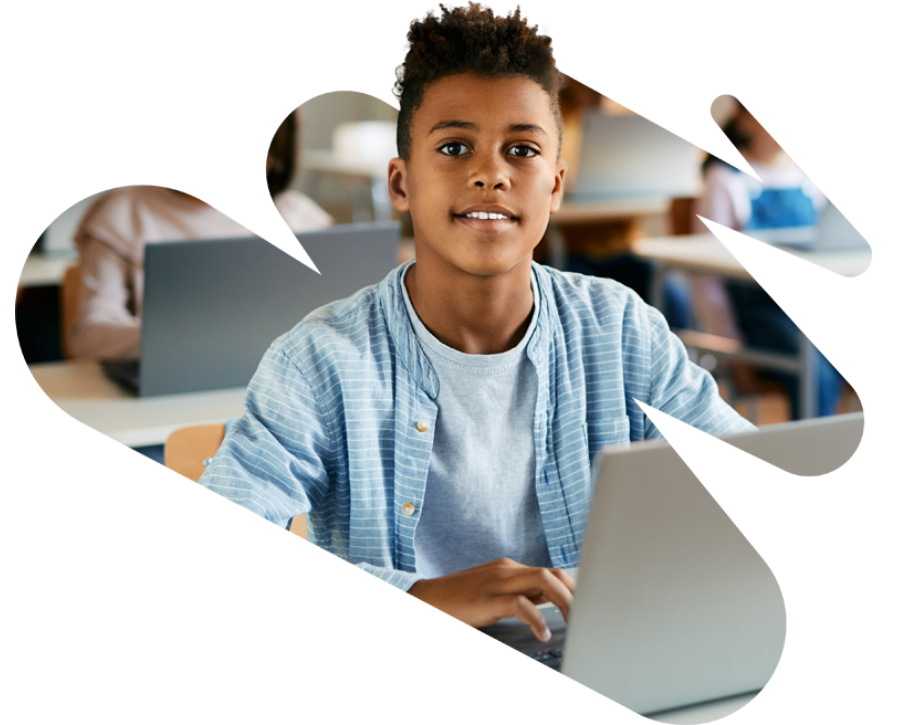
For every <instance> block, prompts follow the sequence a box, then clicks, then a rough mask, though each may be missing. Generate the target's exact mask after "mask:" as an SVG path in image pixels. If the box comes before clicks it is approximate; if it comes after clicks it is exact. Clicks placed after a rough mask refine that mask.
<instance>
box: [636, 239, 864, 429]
mask: <svg viewBox="0 0 900 725" xmlns="http://www.w3.org/2000/svg"><path fill="white" fill-rule="evenodd" d="M632 251H633V252H634V254H635V255H636V256H637V257H640V258H642V259H646V260H648V261H654V262H656V263H657V268H656V270H655V272H654V282H653V291H652V298H651V304H653V305H654V306H655V307H657V308H661V305H662V301H663V277H664V275H665V272H666V271H667V270H669V269H679V270H681V271H683V272H686V273H688V274H714V275H719V276H722V277H728V278H729V279H741V280H752V279H753V277H752V276H751V275H750V273H749V272H747V270H746V269H744V268H743V267H742V266H741V264H740V263H739V262H738V261H737V260H736V259H735V258H734V257H733V256H732V255H731V253H730V252H729V251H728V250H727V249H726V248H725V246H724V245H723V244H722V243H721V242H720V241H719V240H718V239H716V238H715V237H714V236H713V235H712V234H692V235H687V236H678V237H656V238H651V239H640V240H638V241H636V242H635V243H634V244H633V246H632ZM785 251H789V252H790V253H791V254H794V255H796V256H798V257H800V258H801V259H806V260H807V261H810V262H813V263H815V264H818V265H820V266H822V267H825V268H826V269H829V270H831V271H832V272H837V273H838V274H843V275H847V276H854V275H857V274H859V273H860V272H863V271H864V270H865V269H866V267H867V266H868V264H869V261H870V260H871V252H870V250H869V249H867V248H866V249H853V250H843V251H829V252H810V251H801V250H796V249H786V250H785ZM676 332H677V333H678V334H679V336H680V337H681V338H682V340H683V341H684V343H685V344H686V345H688V346H689V347H693V348H695V349H697V350H702V351H708V352H712V353H713V354H715V355H721V356H724V357H729V358H733V359H736V360H744V361H746V362H749V363H753V364H755V365H759V366H762V367H767V368H772V369H777V370H783V371H786V372H793V373H796V374H797V375H798V377H799V380H800V417H801V418H812V417H814V416H815V415H816V407H817V405H816V404H817V400H816V398H817V391H816V385H815V380H816V375H815V366H816V357H815V355H814V349H813V345H812V343H811V342H810V341H809V340H808V339H807V338H806V336H805V335H801V337H800V339H801V344H800V349H799V351H798V353H797V355H781V354H775V353H770V352H763V351H759V350H752V349H749V348H744V347H743V346H742V345H741V344H740V343H739V342H737V341H735V340H729V339H727V338H722V337H717V336H714V335H707V334H701V333H697V332H695V331H691V330H681V331H676Z"/></svg>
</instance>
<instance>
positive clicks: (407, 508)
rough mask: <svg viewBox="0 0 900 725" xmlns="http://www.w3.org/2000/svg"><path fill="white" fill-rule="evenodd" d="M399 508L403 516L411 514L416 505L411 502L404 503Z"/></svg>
mask: <svg viewBox="0 0 900 725" xmlns="http://www.w3.org/2000/svg"><path fill="white" fill-rule="evenodd" d="M400 510H401V511H402V512H403V515H404V516H412V515H413V512H414V511H415V510H416V507H415V506H413V505H412V504H411V503H405V504H403V507H402V508H401V509H400Z"/></svg>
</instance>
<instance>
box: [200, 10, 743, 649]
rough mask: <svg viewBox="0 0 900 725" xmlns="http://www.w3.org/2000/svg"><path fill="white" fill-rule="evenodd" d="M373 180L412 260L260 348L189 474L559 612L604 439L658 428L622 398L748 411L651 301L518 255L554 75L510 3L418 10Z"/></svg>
mask: <svg viewBox="0 0 900 725" xmlns="http://www.w3.org/2000/svg"><path fill="white" fill-rule="evenodd" d="M409 40H410V43H411V45H410V50H409V53H408V55H407V57H406V60H405V62H404V65H403V66H402V69H401V71H400V72H399V73H398V77H399V80H398V83H397V91H398V95H399V98H400V115H399V118H398V128H397V145H398V151H399V158H396V159H393V160H392V161H391V163H390V166H389V170H388V173H389V190H390V195H391V199H392V201H393V203H394V206H395V207H396V208H397V209H398V210H399V211H407V210H409V211H410V212H411V215H412V218H413V225H414V229H415V244H416V260H415V262H414V263H411V264H407V265H404V266H402V267H400V268H398V269H396V270H394V271H393V272H392V273H391V274H390V275H389V276H388V277H387V278H386V279H385V280H384V281H383V282H381V283H380V284H379V285H376V286H374V287H370V288H366V289H364V290H361V291H360V292H358V293H357V294H355V295H354V296H353V297H351V298H349V299H347V300H343V301H340V302H336V303H333V304H331V305H328V306H327V307H325V308H322V309H320V310H317V311H316V312H314V313H312V314H311V315H310V316H308V317H307V318H306V319H305V320H303V322H301V323H300V324H299V325H298V326H297V327H295V328H294V329H293V330H292V331H290V332H289V333H287V334H286V335H284V336H282V337H281V338H279V339H278V340H276V341H275V343H274V344H273V345H272V347H271V348H270V349H269V351H268V352H267V353H266V355H265V357H264V358H263V360H262V362H261V364H260V367H259V370H258V372H257V374H256V376H255V377H254V379H253V380H252V381H251V383H250V386H249V388H248V391H247V399H246V404H245V411H246V412H245V415H244V417H243V418H241V419H240V420H239V421H238V422H237V423H236V424H235V425H234V426H233V427H232V430H231V431H230V433H229V435H228V436H227V437H226V439H225V441H224V443H223V444H222V447H221V449H220V450H219V452H218V454H217V455H216V457H215V459H214V460H213V462H212V463H211V465H210V467H209V469H208V470H207V472H206V474H205V475H204V476H203V478H202V479H201V483H203V484H204V485H206V486H208V487H209V488H211V489H213V490H215V491H218V492H219V493H221V494H223V495H225V496H228V497H229V498H231V499H233V500H235V501H237V502H239V503H241V504H243V505H244V506H247V507H248V508H250V509H252V510H254V511H257V512H258V513H260V514H261V515H263V516H265V517H266V518H268V519H270V520H271V521H274V522H277V523H278V524H280V525H282V526H284V525H286V524H287V522H288V521H289V520H290V518H291V517H292V516H295V515H298V514H301V513H306V512H309V514H310V515H309V517H308V528H309V538H310V540H311V541H313V542H315V543H317V544H318V545H319V546H322V547H323V548H325V549H327V550H328V551H331V552H332V553H334V554H337V555H338V556H341V557H343V558H344V559H347V560H349V561H350V562H352V563H355V564H357V565H359V566H361V567H362V568H364V569H366V570H367V571H370V572H372V573H373V574H376V575H377V576H379V577H381V578H382V579H384V580H386V581H388V582H390V583H392V584H394V585H396V586H398V587H401V588H403V589H406V590H407V591H409V592H410V593H411V594H413V595H414V596H417V597H419V598H420V599H422V600H424V601H426V602H429V603H430V604H433V605H434V606H436V607H438V608H439V609H442V610H444V611H445V612H447V613H449V614H451V615H453V616H455V617H457V618H459V619H461V620H463V621H465V622H468V623H469V624H471V625H473V626H483V625H486V624H489V623H491V622H493V621H496V620H497V619H500V618H502V617H506V616H517V617H519V618H520V619H522V620H523V621H524V622H525V623H526V624H528V625H529V626H530V627H531V629H532V630H533V631H534V633H535V635H536V636H537V637H538V638H539V639H542V640H546V639H549V636H550V633H549V630H548V629H547V626H546V622H545V620H544V617H543V615H542V614H541V612H540V610H539V609H538V608H537V607H536V606H535V605H536V604H538V603H542V602H546V601H551V602H553V603H554V604H556V605H558V606H559V607H560V608H561V610H562V612H563V614H564V615H566V616H567V614H568V607H569V603H570V601H571V598H572V590H573V588H574V582H573V581H572V579H571V578H570V577H569V576H568V575H567V574H566V573H565V572H563V571H561V569H562V568H567V567H572V566H576V565H577V564H578V555H579V549H580V546H581V541H582V538H583V535H584V528H585V524H586V519H587V513H588V506H589V503H590V497H591V483H592V481H591V473H590V463H591V460H592V458H593V456H594V455H595V454H596V453H597V451H598V450H599V449H600V448H601V447H603V446H605V445H607V444H610V443H621V442H625V441H628V440H639V439H643V438H647V437H654V436H658V435H659V434H658V432H657V431H656V429H655V428H654V427H653V425H652V424H651V423H650V422H649V421H648V420H647V419H646V418H645V416H644V414H643V412H642V411H641V409H640V407H639V406H638V404H637V402H635V401H636V400H640V401H642V402H645V403H648V404H649V405H651V406H653V407H655V408H658V409H661V410H663V411H665V412H668V413H670V414H672V415H675V416H677V417H679V418H681V419H682V420H684V421H686V422H688V423H690V424H692V425H694V426H697V427H699V428H701V429H703V430H706V431H708V432H710V433H716V434H721V433H728V432H732V431H737V430H741V429H743V428H745V427H749V424H748V423H746V421H744V420H743V419H741V418H740V417H739V416H738V415H737V414H736V413H734V411H733V410H731V409H730V408H729V407H728V406H727V405H726V404H725V403H724V402H723V401H722V400H721V399H720V398H719V397H718V394H717V392H716V388H715V384H714V383H713V381H712V379H711V378H710V377H709V375H707V374H706V373H705V372H704V371H702V370H700V369H699V368H697V367H695V366H693V365H692V364H691V363H690V362H689V361H688V359H687V356H686V354H685V351H684V348H683V346H682V345H681V343H680V342H679V341H678V340H677V339H676V338H675V337H674V336H672V335H671V333H670V332H669V330H668V328H667V327H666V325H665V323H664V321H663V319H662V316H661V315H660V314H659V313H658V312H657V311H656V310H654V309H652V308H649V307H647V306H646V305H645V304H644V303H643V302H642V301H641V300H640V298H639V297H637V295H636V294H634V293H632V292H631V291H630V290H628V289H626V288H624V287H622V286H620V285H618V284H616V283H614V282H611V281H609V280H602V279H597V278H591V277H583V276H580V275H572V274H565V273H561V272H558V271H556V270H552V269H548V268H544V267H541V266H539V265H535V264H533V263H532V252H533V250H534V247H535V246H536V245H537V244H538V242H539V241H540V239H541V237H542V236H543V234H544V231H545V229H546V227H547V223H548V219H549V215H550V214H551V213H553V212H554V211H555V210H556V209H557V208H558V207H559V204H560V201H561V198H562V189H563V181H564V178H565V166H564V164H562V163H561V162H560V161H559V149H560V141H561V123H560V119H559V111H558V108H557V105H556V92H557V87H558V73H557V71H556V68H555V64H554V61H553V56H552V52H551V49H550V39H549V38H547V37H546V36H539V35H537V32H536V29H535V28H530V27H528V25H527V24H526V22H525V20H524V19H523V18H521V17H520V15H519V12H518V11H516V13H515V14H513V15H511V16H509V17H507V18H501V17H494V15H493V13H492V12H491V11H490V10H487V9H485V10H483V9H481V8H480V7H479V6H478V5H474V4H473V5H470V6H469V7H468V8H456V9H454V10H447V9H446V8H443V7H442V15H441V17H439V18H438V17H434V16H432V15H429V16H427V17H426V18H425V19H424V20H423V21H421V22H414V23H413V24H412V26H411V30H410V33H409Z"/></svg>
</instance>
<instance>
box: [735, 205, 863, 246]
mask: <svg viewBox="0 0 900 725" xmlns="http://www.w3.org/2000/svg"><path fill="white" fill-rule="evenodd" d="M747 235H748V236H751V237H753V238H754V239H759V240H760V241H763V242H767V243H769V244H774V245H776V246H780V247H795V248H797V249H804V250H809V251H815V252H828V251H835V252H838V251H844V250H850V249H868V248H869V243H868V242H867V241H866V240H865V238H864V237H863V236H862V234H860V233H859V232H858V231H856V227H854V226H853V225H852V224H851V223H850V222H849V221H847V217H845V216H844V215H843V214H842V213H841V211H840V209H838V208H837V207H836V206H835V205H834V204H832V203H831V202H830V201H828V202H826V203H825V207H824V208H823V209H822V212H821V214H819V221H818V223H817V224H815V225H813V226H804V227H779V228H775V229H755V230H753V231H749V232H747Z"/></svg>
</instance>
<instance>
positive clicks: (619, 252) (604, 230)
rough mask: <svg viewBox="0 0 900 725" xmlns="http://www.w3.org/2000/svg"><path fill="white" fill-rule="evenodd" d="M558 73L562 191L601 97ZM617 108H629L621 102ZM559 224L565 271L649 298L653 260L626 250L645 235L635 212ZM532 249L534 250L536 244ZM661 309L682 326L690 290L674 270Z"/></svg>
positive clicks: (572, 176)
mask: <svg viewBox="0 0 900 725" xmlns="http://www.w3.org/2000/svg"><path fill="white" fill-rule="evenodd" d="M560 78H561V85H560V89H559V111H560V115H561V116H562V123H563V145H562V149H561V152H560V158H561V159H562V160H563V161H565V163H566V167H567V173H566V191H571V190H572V188H573V187H574V185H575V182H576V179H577V177H578V171H579V168H578V167H579V161H580V156H581V146H582V143H583V136H584V123H585V116H587V115H588V114H591V113H601V112H602V111H601V104H602V103H603V102H604V100H603V96H602V95H601V94H600V93H598V92H597V91H595V90H594V89H593V88H591V87H590V86H586V85H584V84H583V83H581V82H579V81H577V80H575V79H574V78H571V77H569V76H565V75H563V74H560ZM606 102H609V99H606ZM611 105H613V106H616V105H618V104H614V103H613V104H611ZM620 108H622V111H623V112H625V113H630V111H628V110H627V109H625V108H624V107H620ZM560 226H561V230H562V233H563V236H564V238H565V241H566V252H567V255H566V256H567V266H566V269H567V270H568V271H570V272H578V273H579V274H589V275H593V276H596V277H608V278H609V279H614V280H616V281H617V282H621V283H622V284H624V285H625V286H626V287H630V288H631V289H633V290H634V291H635V292H637V293H638V294H639V295H640V296H641V298H642V299H643V300H644V301H645V302H648V303H649V302H650V291H651V282H652V279H653V271H654V270H653V265H652V264H651V263H650V262H647V261H645V260H642V259H638V258H637V257H636V256H635V255H634V254H633V253H632V251H631V250H632V244H633V243H634V241H635V240H637V239H638V238H640V237H642V236H645V232H644V229H643V226H642V224H641V220H640V218H639V217H637V216H632V217H625V218H620V219H606V220H603V221H598V222H595V223H593V224H583V223H581V224H576V225H572V226H566V225H560ZM537 254H538V256H540V250H539V251H538V252H537ZM661 312H662V313H663V315H664V316H665V318H666V321H667V322H668V323H669V325H670V326H671V327H673V328H685V327H688V324H689V321H690V317H691V300H690V291H689V289H688V287H687V286H686V285H685V284H682V283H681V281H680V279H679V278H678V277H676V276H675V275H671V274H669V275H666V278H665V281H664V285H663V309H662V310H661Z"/></svg>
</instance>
